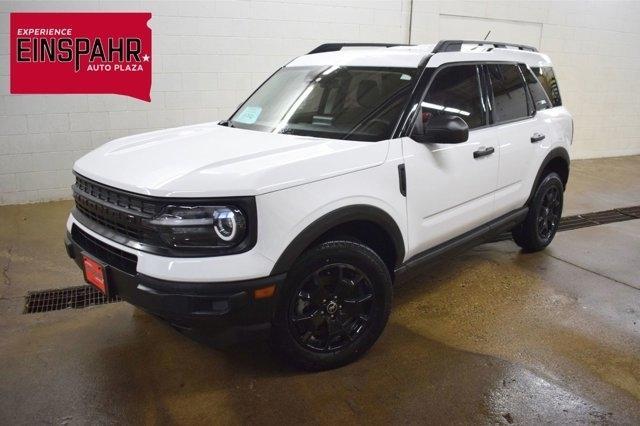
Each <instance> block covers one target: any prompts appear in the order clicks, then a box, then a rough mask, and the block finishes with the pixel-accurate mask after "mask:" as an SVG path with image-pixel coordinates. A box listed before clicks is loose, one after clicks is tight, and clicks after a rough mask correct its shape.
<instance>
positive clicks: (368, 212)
mask: <svg viewBox="0 0 640 426" xmlns="http://www.w3.org/2000/svg"><path fill="white" fill-rule="evenodd" d="M356 220H358V221H360V220H363V221H369V222H373V223H375V224H376V225H378V226H380V227H381V228H382V229H384V230H385V231H386V232H387V234H389V236H390V237H391V240H392V241H393V245H394V248H395V253H396V265H399V264H401V263H402V261H403V260H404V238H403V237H402V232H400V228H399V227H398V224H397V223H396V221H395V220H394V219H393V218H392V217H391V216H390V215H389V214H388V213H387V212H385V211H384V210H382V209H380V208H378V207H374V206H371V205H367V204H355V205H352V206H346V207H341V208H339V209H336V210H333V211H332V212H330V213H327V214H325V215H324V216H321V217H320V218H318V219H316V220H314V221H313V222H312V223H311V224H310V225H308V226H307V227H306V228H305V229H304V230H303V231H302V232H301V233H300V234H298V235H297V236H296V237H295V238H294V239H293V240H292V241H291V242H290V243H289V245H288V246H287V248H286V249H285V250H284V251H283V252H282V254H281V255H280V257H279V258H278V260H277V261H276V263H275V265H274V266H273V269H272V270H271V275H278V274H282V273H285V272H288V271H289V269H291V266H293V263H294V262H295V261H296V259H297V258H298V256H300V255H301V254H302V253H303V252H304V251H305V250H306V249H307V247H309V245H310V244H311V243H313V242H314V241H315V240H317V239H318V238H319V237H320V236H321V235H322V234H324V233H325V232H327V231H329V230H331V229H333V228H335V227H336V226H338V225H342V224H345V223H348V222H352V221H356Z"/></svg>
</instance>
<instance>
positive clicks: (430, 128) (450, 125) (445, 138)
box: [411, 114, 469, 143]
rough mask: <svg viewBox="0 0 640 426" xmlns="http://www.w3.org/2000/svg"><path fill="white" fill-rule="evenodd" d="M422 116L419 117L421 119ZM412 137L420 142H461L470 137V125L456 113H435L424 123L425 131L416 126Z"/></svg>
mask: <svg viewBox="0 0 640 426" xmlns="http://www.w3.org/2000/svg"><path fill="white" fill-rule="evenodd" d="M421 118H422V117H418V120H420V119H421ZM411 138H412V139H413V140H415V141H416V142H420V143H460V142H466V141H467V139H469V126H468V125H467V123H466V122H465V121H464V120H463V119H462V118H460V117H458V116H456V115H448V114H445V115H435V116H431V117H429V121H427V122H426V123H424V126H423V131H422V132H421V131H420V130H419V126H416V127H415V128H414V129H413V132H412V133H411Z"/></svg>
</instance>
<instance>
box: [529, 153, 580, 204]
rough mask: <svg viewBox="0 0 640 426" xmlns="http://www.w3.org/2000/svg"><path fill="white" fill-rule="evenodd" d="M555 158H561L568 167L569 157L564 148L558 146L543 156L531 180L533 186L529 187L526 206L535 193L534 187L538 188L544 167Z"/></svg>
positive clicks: (569, 163)
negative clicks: (529, 191) (534, 176)
mask: <svg viewBox="0 0 640 426" xmlns="http://www.w3.org/2000/svg"><path fill="white" fill-rule="evenodd" d="M556 158H562V159H563V160H564V161H565V162H566V163H567V169H569V167H570V165H571V159H570V158H569V152H568V151H567V149H566V148H564V147H562V146H560V147H557V148H553V149H552V150H551V151H549V153H548V154H547V156H546V157H544V160H542V164H540V167H539V168H538V173H537V174H536V178H535V180H534V181H533V186H532V187H531V193H530V194H529V198H528V199H527V203H526V204H525V205H526V206H528V205H529V203H530V202H531V200H532V199H533V196H534V195H535V193H536V189H537V188H538V184H539V183H540V179H541V178H542V172H544V169H545V168H546V167H547V166H548V165H549V163H550V162H551V161H552V160H555V159H556ZM567 176H568V175H567ZM567 179H568V177H567Z"/></svg>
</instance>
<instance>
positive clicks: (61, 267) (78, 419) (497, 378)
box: [0, 157, 640, 424]
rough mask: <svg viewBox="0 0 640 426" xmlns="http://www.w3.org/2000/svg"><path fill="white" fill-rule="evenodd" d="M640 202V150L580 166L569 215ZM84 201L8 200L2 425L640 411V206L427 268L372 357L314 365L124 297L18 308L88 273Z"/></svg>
mask: <svg viewBox="0 0 640 426" xmlns="http://www.w3.org/2000/svg"><path fill="white" fill-rule="evenodd" d="M639 204H640V157H627V158H616V159H603V160H590V161H576V162H574V164H573V169H572V175H571V178H570V184H569V188H568V191H567V194H566V208H565V213H566V214H575V213H579V212H588V211H596V210H603V209H609V208H613V207H624V206H632V205H639ZM70 207H71V203H70V202H58V203H47V204H38V205H27V206H7V207H0V265H2V268H3V278H2V279H3V282H2V284H1V287H0V423H2V424H27V423H28V424H32V423H55V424H61V423H62V424H86V423H93V424H95V423H136V424H138V423H163V424H172V423H187V422H188V423H225V424H226V423H247V422H252V423H253V422H255V423H275V422H284V423H298V422H305V423H333V422H340V421H346V422H349V423H364V422H365V421H366V422H367V423H387V422H402V423H424V422H427V421H428V422H431V423H436V422H437V423H444V422H447V423H509V422H515V423H540V422H553V423H560V422H562V423H566V422H571V423H574V422H579V423H587V422H588V423H626V424H633V423H635V424H638V423H640V274H638V265H639V264H640V220H635V221H629V222H622V223H616V224H609V225H603V226H597V227H592V228H584V229H579V230H574V231H567V232H562V233H560V234H558V236H557V237H556V240H555V241H554V243H553V244H552V245H551V246H550V247H549V248H548V249H547V250H545V251H544V252H541V253H536V254H522V253H520V252H519V250H518V249H517V247H516V246H515V245H514V244H513V243H512V242H510V241H503V242H500V243H494V244H487V245H483V246H479V247H477V248H476V249H474V250H471V251H469V252H467V253H466V254H464V255H462V256H459V257H457V258H452V259H450V260H448V261H446V262H443V263H442V264H440V265H438V266H436V267H432V268H430V269H429V270H427V271H422V272H421V273H420V274H416V276H415V277H413V278H412V279H410V280H408V281H407V282H404V283H403V284H402V285H401V286H399V288H398V289H397V290H396V295H395V296H396V298H395V302H394V303H395V306H394V311H393V313H392V315H391V319H390V321H389V325H388V327H387V329H386V331H385V332H384V334H383V335H382V337H381V339H380V340H379V341H378V343H377V344H376V345H375V346H374V347H373V349H372V350H371V351H370V352H369V353H368V354H367V355H366V356H365V357H364V358H363V359H362V360H360V361H358V362H356V363H355V364H352V365H349V366H347V367H344V368H342V369H339V370H335V371H329V372H323V373H317V374H307V373H302V372H299V371H296V370H293V369H290V368H288V367H287V366H284V365H281V364H279V363H278V362H277V361H276V360H275V359H274V358H273V357H272V355H271V354H270V353H269V351H268V349H267V348H266V347H265V345H264V344H255V345H247V346H246V347H243V348H241V349H235V350H225V351H220V350H215V349H212V348H210V347H208V346H206V345H203V344H201V343H197V342H194V341H193V340H190V339H188V338H186V337H184V336H183V335H181V334H179V333H177V332H176V331H174V330H173V329H172V328H170V327H168V326H166V325H165V324H163V323H162V322H160V321H158V320H156V319H155V318H153V317H151V316H149V315H147V314H144V313H142V312H140V311H138V310H136V309H134V308H132V307H131V306H129V305H127V304H125V303H115V304H111V305H105V306H98V307H93V308H87V309H81V310H65V311H57V312H50V313H45V314H36V315H22V314H21V311H22V307H23V296H24V295H25V293H26V292H27V291H28V290H35V289H46V288H56V287H66V286H71V285H78V284H82V277H81V274H80V271H79V270H78V269H77V268H76V266H75V265H74V264H73V262H71V261H70V260H69V259H67V257H66V255H65V253H64V249H63V245H62V236H63V233H64V223H65V220H66V215H67V212H68V210H69V209H70ZM36 262H37V263H36Z"/></svg>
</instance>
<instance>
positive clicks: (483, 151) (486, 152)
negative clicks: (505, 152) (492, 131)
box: [473, 146, 495, 158]
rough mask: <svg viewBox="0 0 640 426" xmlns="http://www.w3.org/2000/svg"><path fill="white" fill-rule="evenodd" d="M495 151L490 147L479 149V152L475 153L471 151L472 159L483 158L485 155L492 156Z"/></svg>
mask: <svg viewBox="0 0 640 426" xmlns="http://www.w3.org/2000/svg"><path fill="white" fill-rule="evenodd" d="M494 151H495V149H493V147H492V146H488V147H486V148H485V147H481V148H480V149H479V150H477V151H473V158H480V157H484V156H485V155H491V154H493V153H494Z"/></svg>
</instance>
